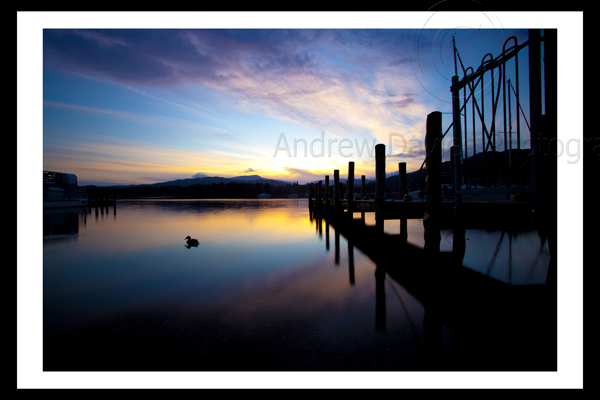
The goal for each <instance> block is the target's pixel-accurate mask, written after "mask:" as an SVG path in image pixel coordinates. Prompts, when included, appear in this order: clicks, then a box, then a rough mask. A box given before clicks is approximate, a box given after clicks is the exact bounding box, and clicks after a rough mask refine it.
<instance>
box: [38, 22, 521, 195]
mask: <svg viewBox="0 0 600 400" xmlns="http://www.w3.org/2000/svg"><path fill="white" fill-rule="evenodd" d="M59 14H60V13H59ZM89 14H94V13H84V15H83V16H82V18H78V17H79V16H80V15H73V14H67V17H65V18H63V19H58V20H57V21H56V22H55V21H53V20H52V19H50V21H51V22H47V21H48V14H45V15H44V16H45V17H46V19H45V20H44V23H42V29H41V30H40V29H39V27H38V28H37V29H38V36H36V39H35V40H36V42H37V41H39V39H40V38H41V43H39V46H40V48H41V55H38V57H40V56H41V58H38V59H36V60H41V69H42V81H41V88H42V99H41V102H42V107H43V108H42V119H41V129H42V144H41V145H42V154H43V169H44V170H50V171H58V172H67V173H73V174H76V175H77V176H78V180H79V184H80V185H88V184H96V185H112V184H141V183H145V184H147V183H155V182H164V181H169V180H174V179H182V178H191V177H202V176H223V177H233V176H240V175H260V176H262V177H265V178H272V179H282V180H286V181H290V182H291V181H299V182H300V183H306V182H311V181H315V180H318V179H323V177H324V175H333V170H335V169H339V170H340V175H341V176H346V174H347V169H348V162H349V161H353V162H355V175H356V176H358V177H359V176H360V175H366V176H367V179H369V178H373V177H374V173H375V171H374V147H375V144H379V143H382V144H385V145H386V164H387V165H386V171H387V172H388V174H394V173H397V171H398V163H399V162H406V163H407V170H408V172H411V171H414V170H417V169H419V168H420V166H421V165H422V163H423V160H424V155H425V148H424V137H425V127H426V119H427V115H428V114H429V113H431V112H433V111H440V112H442V113H443V130H444V131H445V130H446V128H447V127H449V126H450V123H451V113H452V106H451V102H450V83H451V77H452V75H454V68H455V66H454V65H455V64H454V62H455V61H454V57H453V44H452V41H453V40H454V41H455V46H456V49H457V51H458V55H459V57H460V58H459V61H458V64H459V65H458V73H459V75H460V76H462V75H463V73H462V69H461V66H460V63H461V62H462V64H463V65H464V66H465V67H469V66H471V67H473V68H474V69H476V68H478V67H479V65H480V64H481V62H482V60H483V59H484V56H485V55H486V54H488V53H489V54H491V55H492V56H493V57H497V56H498V55H500V53H501V52H502V48H503V45H504V44H505V43H508V44H507V47H510V46H511V45H513V44H514V41H513V40H512V39H511V40H508V42H507V39H508V38H510V37H514V38H516V42H517V43H519V44H522V43H524V42H525V41H526V40H527V38H528V31H527V29H524V28H519V29H515V28H513V27H512V26H517V27H527V25H526V24H525V22H523V19H522V17H521V18H516V19H515V17H514V15H513V16H507V15H505V14H503V13H498V14H494V13H491V12H489V13H483V12H482V13H474V14H473V13H466V14H463V13H458V14H452V19H451V22H448V21H447V14H446V13H398V14H394V13H384V14H383V16H386V17H389V16H393V17H395V18H393V19H391V20H390V19H380V18H374V17H373V15H372V14H371V13H366V14H361V13H350V16H349V15H348V14H345V13H342V14H340V15H339V16H340V19H339V20H341V21H342V22H337V23H332V22H331V21H330V20H329V19H327V22H328V23H329V24H330V26H331V27H327V28H322V27H321V26H327V24H321V23H314V22H313V21H315V20H316V21H319V19H318V18H308V19H307V18H306V16H305V15H304V14H302V13H299V14H295V13H289V14H286V13H284V14H281V15H280V14H277V15H276V16H275V15H273V14H269V13H267V14H266V16H265V15H264V14H261V13H257V14H252V16H256V19H252V21H253V23H252V24H248V22H247V21H248V18H244V17H246V16H247V14H245V13H242V15H241V16H240V18H241V19H235V18H231V21H230V20H228V19H223V16H221V15H220V14H218V13H214V14H213V13H200V14H195V13H191V16H192V17H203V18H204V20H202V19H201V18H191V19H190V20H188V23H187V24H185V23H179V19H177V18H175V19H174V17H173V15H172V14H171V13H166V14H161V13H157V14H159V15H155V14H154V13H142V14H141V15H140V14H136V15H140V19H131V18H127V19H125V20H119V18H118V17H123V14H125V15H126V16H127V15H128V14H127V13H116V14H114V15H113V14H111V15H104V14H96V15H95V18H94V19H89V20H88V19H86V17H89ZM148 14H151V16H152V17H154V18H160V17H161V16H163V17H164V19H165V20H169V19H170V20H171V21H173V20H174V21H177V22H176V23H173V22H171V23H170V24H169V23H166V24H165V23H162V20H160V19H159V20H157V19H150V20H149V21H148V22H146V23H140V20H141V21H144V19H143V18H141V17H148ZM322 15H323V14H315V15H313V14H311V15H310V16H311V17H315V16H322ZM336 15H337V14H336ZM52 16H54V14H52ZM113 16H114V17H115V18H114V20H116V21H120V22H117V23H114V22H113V18H111V17H113ZM177 16H179V14H177ZM183 16H184V17H188V18H189V17H190V14H189V13H184V14H183ZM219 16H220V19H219ZM226 16H229V14H227V15H226ZM325 16H331V14H327V13H325ZM377 16H382V15H381V14H377ZM211 17H214V18H211ZM259 17H262V18H263V19H262V20H261V19H260V18H259ZM277 17H281V18H277ZM361 17H362V18H361ZM289 18H292V20H291V21H293V23H291V22H290V20H289ZM280 20H281V21H282V22H273V21H280ZM339 20H338V21H339ZM346 20H349V21H350V22H348V23H344V21H346ZM515 20H516V22H515ZM76 21H79V23H78V22H76ZM81 21H84V22H81ZM123 21H126V22H123ZM133 21H136V22H133ZM158 21H161V22H158ZM184 21H185V20H184ZM190 21H193V23H192V22H190ZM242 21H243V22H242ZM286 21H288V22H287V23H286ZM365 21H367V22H365ZM386 21H388V22H386ZM389 21H393V23H390V22H389ZM525 21H527V20H526V19H525ZM86 24H87V25H88V26H89V27H86V26H85V25H86ZM113 25H116V27H113ZM236 25H238V26H239V27H238V26H236ZM179 26H186V28H185V29H183V28H179ZM187 26H190V28H187ZM282 26H290V28H283V27H282ZM315 26H316V27H315ZM446 26H449V27H450V28H446ZM39 35H41V36H39ZM519 66H520V69H521V70H525V71H526V68H527V50H524V51H522V52H521V53H520V59H519ZM511 74H513V72H512V71H510V67H509V72H508V74H507V77H509V78H510V77H511ZM513 81H514V76H513ZM527 85H528V82H527V74H526V73H525V74H521V77H520V91H521V95H522V96H526V95H527ZM486 96H488V97H489V96H490V93H489V87H488V88H486ZM487 103H488V104H491V102H490V101H489V100H488V101H487ZM515 114H516V113H515ZM488 115H491V113H488ZM522 125H523V126H525V124H522ZM476 129H477V128H476ZM476 133H477V135H480V132H477V131H476ZM522 136H523V137H526V136H527V135H522ZM450 138H451V132H450V134H449V135H447V139H446V140H445V141H444V149H445V150H444V158H445V159H447V158H448V153H449V147H450V146H451V145H452V143H451V139H450ZM525 146H526V147H527V144H525ZM500 150H502V148H500ZM468 155H469V153H468Z"/></svg>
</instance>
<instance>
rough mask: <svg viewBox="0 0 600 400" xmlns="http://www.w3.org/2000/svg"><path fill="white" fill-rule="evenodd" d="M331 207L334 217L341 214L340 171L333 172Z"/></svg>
mask: <svg viewBox="0 0 600 400" xmlns="http://www.w3.org/2000/svg"><path fill="white" fill-rule="evenodd" d="M333 207H334V213H335V217H336V218H337V216H338V215H339V214H340V212H341V204H340V170H339V169H335V170H333Z"/></svg>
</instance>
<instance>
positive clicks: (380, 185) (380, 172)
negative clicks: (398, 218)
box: [375, 143, 385, 233]
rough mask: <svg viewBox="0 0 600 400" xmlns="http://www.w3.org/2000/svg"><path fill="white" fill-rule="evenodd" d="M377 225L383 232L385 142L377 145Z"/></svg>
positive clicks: (378, 231)
mask: <svg viewBox="0 0 600 400" xmlns="http://www.w3.org/2000/svg"><path fill="white" fill-rule="evenodd" d="M375 180H376V184H375V226H376V228H377V233H383V226H384V218H385V217H384V203H383V200H384V198H385V144H381V143H380V144H378V145H376V146H375Z"/></svg>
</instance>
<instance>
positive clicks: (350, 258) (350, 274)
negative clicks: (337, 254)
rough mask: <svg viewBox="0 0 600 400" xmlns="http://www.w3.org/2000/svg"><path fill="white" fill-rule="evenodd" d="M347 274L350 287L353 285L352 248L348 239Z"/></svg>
mask: <svg viewBox="0 0 600 400" xmlns="http://www.w3.org/2000/svg"><path fill="white" fill-rule="evenodd" d="M348 274H349V276H350V285H354V282H355V280H354V246H353V245H352V241H351V240H350V238H348Z"/></svg>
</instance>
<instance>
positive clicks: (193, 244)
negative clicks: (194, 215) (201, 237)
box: [185, 236, 200, 249]
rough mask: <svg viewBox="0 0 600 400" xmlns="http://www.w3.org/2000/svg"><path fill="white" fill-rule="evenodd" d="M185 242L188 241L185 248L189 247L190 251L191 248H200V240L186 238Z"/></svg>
mask: <svg viewBox="0 0 600 400" xmlns="http://www.w3.org/2000/svg"><path fill="white" fill-rule="evenodd" d="M185 240H186V241H187V243H186V245H185V247H187V248H188V249H189V248H190V247H198V245H199V244H200V242H199V241H198V239H192V238H191V236H186V237H185Z"/></svg>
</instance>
